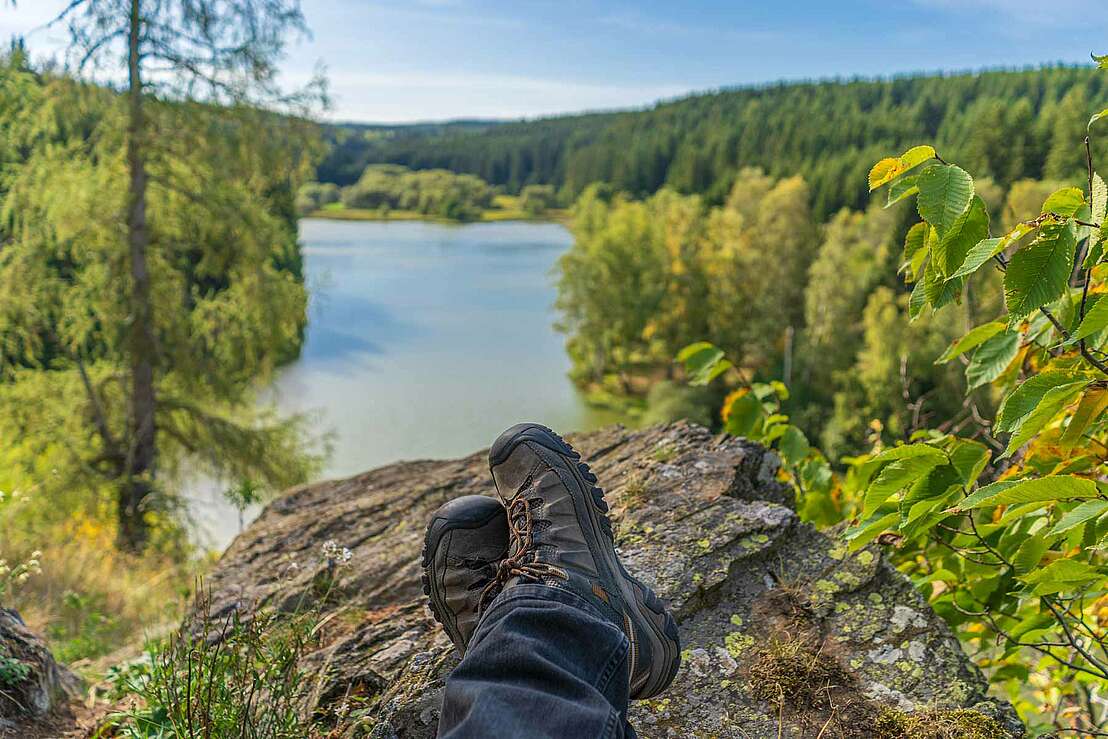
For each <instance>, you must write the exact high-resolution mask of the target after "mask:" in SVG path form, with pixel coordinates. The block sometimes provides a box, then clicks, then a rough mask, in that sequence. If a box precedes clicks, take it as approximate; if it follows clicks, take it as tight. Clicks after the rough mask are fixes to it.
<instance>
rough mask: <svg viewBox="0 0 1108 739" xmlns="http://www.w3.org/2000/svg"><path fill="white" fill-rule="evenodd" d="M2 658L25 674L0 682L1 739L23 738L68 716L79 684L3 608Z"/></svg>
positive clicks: (0, 611)
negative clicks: (62, 716)
mask: <svg viewBox="0 0 1108 739" xmlns="http://www.w3.org/2000/svg"><path fill="white" fill-rule="evenodd" d="M0 658H2V659H4V660H6V661H11V662H12V663H13V664H14V663H15V662H18V663H19V664H20V665H21V669H20V670H19V672H20V673H23V674H22V675H21V676H20V677H19V679H15V678H14V677H12V676H11V675H8V679H4V680H0V736H24V735H25V734H27V733H29V732H32V731H37V726H38V725H40V724H42V723H46V722H51V721H54V720H56V719H58V718H59V715H65V714H67V713H68V710H69V708H68V706H69V701H70V699H72V698H73V697H74V696H75V695H76V694H77V692H78V690H79V688H80V681H79V680H78V679H77V676H76V675H74V674H73V673H72V672H70V671H69V670H68V669H66V668H65V667H62V666H61V665H59V664H58V663H57V662H55V661H54V657H53V655H52V654H51V653H50V650H49V649H48V648H47V647H46V644H45V643H44V642H43V641H42V639H41V638H40V637H39V636H38V635H37V634H35V633H34V632H32V631H31V630H30V629H28V628H27V626H26V625H25V624H24V623H23V619H21V618H20V617H19V614H18V613H16V612H15V611H13V610H11V609H8V608H0ZM5 672H6V673H14V672H15V670H8V671H5ZM0 677H3V676H0Z"/></svg>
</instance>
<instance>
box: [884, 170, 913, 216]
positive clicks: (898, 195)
mask: <svg viewBox="0 0 1108 739" xmlns="http://www.w3.org/2000/svg"><path fill="white" fill-rule="evenodd" d="M918 180H919V177H918V175H909V176H908V177H901V178H900V179H898V180H897V181H896V182H894V183H893V184H892V185H890V186H889V199H888V201H887V202H886V203H885V207H886V208H888V207H889V206H891V205H895V204H896V203H899V202H900V201H901V200H904V199H905V198H910V197H912V196H913V195H915V194H916V193H918V192H919V185H918V184H916V183H917V181H918Z"/></svg>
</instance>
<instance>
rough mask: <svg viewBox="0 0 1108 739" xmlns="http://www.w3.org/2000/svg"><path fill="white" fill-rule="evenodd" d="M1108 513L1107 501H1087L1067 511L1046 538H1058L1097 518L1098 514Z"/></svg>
mask: <svg viewBox="0 0 1108 739" xmlns="http://www.w3.org/2000/svg"><path fill="white" fill-rule="evenodd" d="M1105 511H1108V500H1100V499H1099V498H1098V499H1096V500H1087V501H1085V502H1084V503H1082V504H1081V505H1079V506H1077V507H1076V508H1074V509H1073V510H1072V511H1069V512H1068V513H1066V514H1065V515H1064V516H1062V518H1061V520H1059V521H1058V523H1056V524H1054V528H1052V529H1051V530H1050V533H1049V534H1047V535H1048V536H1058V535H1059V534H1064V533H1066V532H1067V531H1069V530H1070V529H1072V528H1073V527H1075V526H1080V525H1081V524H1083V523H1085V522H1086V521H1088V520H1090V519H1093V518H1096V517H1098V516H1099V515H1100V514H1102V513H1104V512H1105Z"/></svg>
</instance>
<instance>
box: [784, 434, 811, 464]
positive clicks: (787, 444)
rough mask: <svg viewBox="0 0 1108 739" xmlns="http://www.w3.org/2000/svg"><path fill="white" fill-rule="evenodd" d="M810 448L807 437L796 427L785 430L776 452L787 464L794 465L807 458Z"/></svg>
mask: <svg viewBox="0 0 1108 739" xmlns="http://www.w3.org/2000/svg"><path fill="white" fill-rule="evenodd" d="M810 448H811V447H810V446H809V444H808V437H806V436H805V435H804V432H803V431H801V430H800V429H798V428H797V427H796V426H789V427H788V428H786V429H785V433H784V434H783V435H782V436H781V441H780V443H778V445H777V450H778V451H779V452H781V456H782V457H784V459H785V462H786V463H788V464H796V463H798V462H799V461H800V460H802V459H804V458H805V457H806V456H808V450H809V449H810Z"/></svg>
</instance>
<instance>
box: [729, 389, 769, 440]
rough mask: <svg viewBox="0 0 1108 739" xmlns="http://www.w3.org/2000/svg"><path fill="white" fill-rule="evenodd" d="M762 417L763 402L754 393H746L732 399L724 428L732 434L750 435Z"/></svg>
mask: <svg viewBox="0 0 1108 739" xmlns="http://www.w3.org/2000/svg"><path fill="white" fill-rule="evenodd" d="M761 417H762V404H761V403H760V402H759V401H758V398H756V397H755V396H754V394H753V393H746V394H745V395H740V396H739V397H737V398H735V399H734V400H732V401H731V405H730V410H729V411H728V414H727V422H726V423H725V424H724V426H723V428H724V430H725V431H726V432H727V433H729V434H731V435H732V436H750V435H751V434H753V432H754V429H755V428H756V427H757V426H758V421H759V420H760V419H761Z"/></svg>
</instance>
